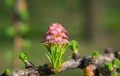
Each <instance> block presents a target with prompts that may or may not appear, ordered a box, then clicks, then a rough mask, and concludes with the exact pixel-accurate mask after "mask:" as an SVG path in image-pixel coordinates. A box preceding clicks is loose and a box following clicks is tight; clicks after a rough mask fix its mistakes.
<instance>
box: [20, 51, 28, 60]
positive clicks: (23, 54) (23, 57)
mask: <svg viewBox="0 0 120 76" xmlns="http://www.w3.org/2000/svg"><path fill="white" fill-rule="evenodd" d="M19 58H20V59H21V60H22V61H23V62H27V61H28V56H27V54H26V53H24V52H21V53H20V54H19Z"/></svg>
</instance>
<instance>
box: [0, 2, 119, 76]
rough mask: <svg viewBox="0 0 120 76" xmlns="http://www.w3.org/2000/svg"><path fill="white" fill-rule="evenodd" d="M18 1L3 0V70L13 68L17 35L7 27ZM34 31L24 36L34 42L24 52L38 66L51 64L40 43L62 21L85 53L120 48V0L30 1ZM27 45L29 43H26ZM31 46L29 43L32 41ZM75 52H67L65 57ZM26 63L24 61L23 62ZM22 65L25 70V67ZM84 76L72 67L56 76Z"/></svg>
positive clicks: (0, 11) (0, 20)
mask: <svg viewBox="0 0 120 76" xmlns="http://www.w3.org/2000/svg"><path fill="white" fill-rule="evenodd" d="M12 1H13V2H14V0H0V73H1V72H3V71H4V70H5V69H6V68H10V69H13V54H12V53H13V52H11V51H12V50H13V44H14V43H13V42H14V38H13V37H9V36H7V35H6V29H7V28H8V27H9V26H13V22H12V20H11V18H12V13H13V6H12V3H13V2H12ZM7 2H8V4H6V3H7ZM27 5H28V8H27V10H28V12H29V20H28V22H27V23H28V25H29V27H30V30H29V32H28V33H27V34H25V35H23V36H22V38H27V39H29V40H30V41H31V42H30V43H31V45H30V47H27V48H23V49H22V51H25V52H27V53H28V56H29V57H30V58H29V59H30V60H31V61H32V62H33V63H34V64H35V65H37V66H39V65H43V64H44V63H48V60H47V57H46V56H45V54H46V52H47V49H46V48H45V47H44V46H43V45H41V44H40V42H41V41H43V36H44V32H45V31H46V29H47V27H48V26H49V25H50V24H52V23H54V22H58V23H60V24H62V25H63V26H64V27H65V28H66V30H67V31H68V36H69V39H70V40H73V39H74V40H77V41H78V42H79V45H80V46H79V49H80V50H79V52H80V55H82V56H85V55H86V56H87V55H90V54H92V52H93V51H95V50H98V51H100V52H103V50H104V49H105V48H107V47H110V48H112V49H113V50H114V51H115V50H119V48H120V46H119V45H120V0H114V1H113V0H27ZM26 45H27V43H26ZM28 46H29V43H28ZM69 56H71V52H70V51H69V49H68V51H66V54H65V60H67V59H69ZM21 63H22V62H21ZM23 67H24V66H23V63H22V64H21V69H22V68H23ZM61 75H62V76H65V75H69V76H73V75H76V76H80V75H81V76H83V72H82V70H79V69H76V70H70V71H66V72H63V73H58V74H56V75H53V76H61Z"/></svg>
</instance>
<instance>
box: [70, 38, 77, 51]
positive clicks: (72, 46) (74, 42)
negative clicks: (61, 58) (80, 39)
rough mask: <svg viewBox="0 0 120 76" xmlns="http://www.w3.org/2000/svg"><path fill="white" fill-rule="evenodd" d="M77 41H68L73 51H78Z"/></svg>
mask: <svg viewBox="0 0 120 76" xmlns="http://www.w3.org/2000/svg"><path fill="white" fill-rule="evenodd" d="M78 46H79V45H78V43H77V41H75V40H71V41H70V42H69V47H70V49H71V50H72V51H73V52H74V51H78Z"/></svg>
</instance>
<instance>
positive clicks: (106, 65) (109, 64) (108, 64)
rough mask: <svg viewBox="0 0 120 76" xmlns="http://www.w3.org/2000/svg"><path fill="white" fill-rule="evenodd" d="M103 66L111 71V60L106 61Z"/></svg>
mask: <svg viewBox="0 0 120 76" xmlns="http://www.w3.org/2000/svg"><path fill="white" fill-rule="evenodd" d="M105 67H106V68H107V69H108V70H110V71H112V70H113V66H112V62H106V63H105Z"/></svg>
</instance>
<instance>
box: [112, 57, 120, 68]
mask: <svg viewBox="0 0 120 76" xmlns="http://www.w3.org/2000/svg"><path fill="white" fill-rule="evenodd" d="M113 63H114V65H115V66H116V67H117V68H120V61H119V59H117V58H114V60H113Z"/></svg>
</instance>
